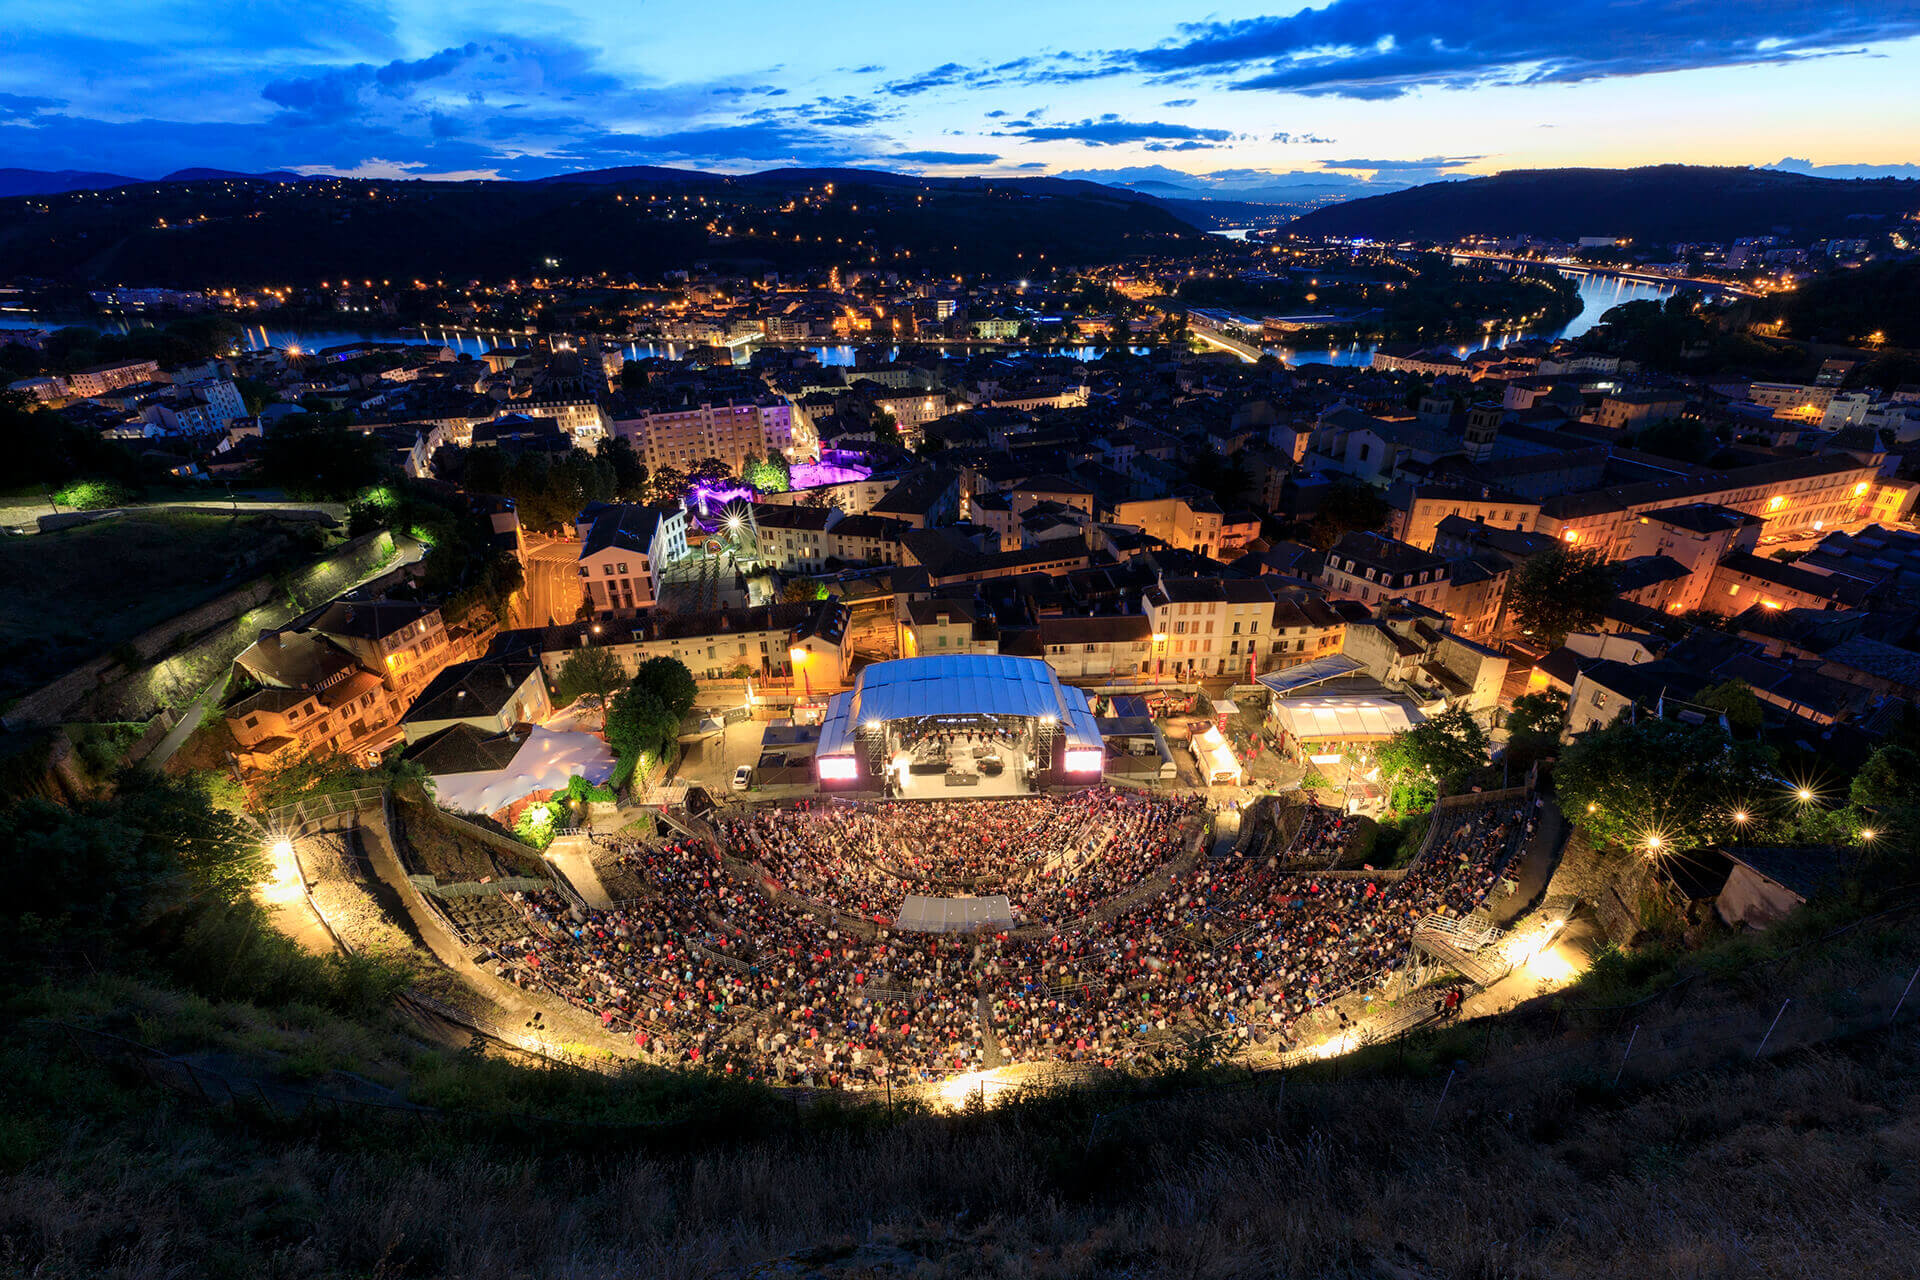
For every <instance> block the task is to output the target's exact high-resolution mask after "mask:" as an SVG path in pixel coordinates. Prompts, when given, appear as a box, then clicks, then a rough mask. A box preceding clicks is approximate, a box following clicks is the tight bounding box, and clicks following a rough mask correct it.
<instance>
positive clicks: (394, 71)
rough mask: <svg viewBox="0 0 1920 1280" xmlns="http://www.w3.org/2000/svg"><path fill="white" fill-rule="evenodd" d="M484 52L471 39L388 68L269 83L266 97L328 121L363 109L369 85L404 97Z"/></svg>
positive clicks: (359, 66)
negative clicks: (409, 91)
mask: <svg viewBox="0 0 1920 1280" xmlns="http://www.w3.org/2000/svg"><path fill="white" fill-rule="evenodd" d="M479 53H480V46H479V45H478V44H472V43H469V44H466V45H463V46H461V47H459V48H457V49H442V50H440V52H438V53H434V54H429V55H428V56H427V57H424V58H415V59H413V60H412V61H407V60H405V59H402V58H395V59H394V60H393V61H392V62H389V63H387V64H386V65H385V66H382V67H376V66H373V65H372V64H370V63H365V62H360V63H355V64H354V65H352V66H349V67H335V68H332V69H331V70H328V71H324V72H322V73H320V74H319V75H314V76H299V77H294V78H292V79H287V80H272V81H269V82H268V83H267V85H266V87H265V88H263V89H261V90H260V96H261V97H263V98H265V99H266V100H267V101H268V102H271V103H273V104H274V105H275V106H277V107H280V108H282V109H283V110H285V111H287V112H289V113H291V114H292V115H294V116H298V117H301V118H302V119H304V120H306V121H307V122H310V123H313V124H325V123H328V122H330V121H334V120H339V119H342V118H343V117H346V116H349V115H352V114H353V113H354V112H356V111H358V110H359V109H360V92H361V90H363V89H367V88H374V89H377V90H379V91H380V92H382V93H386V94H390V95H393V96H396V97H397V96H401V95H403V94H405V93H406V91H407V90H408V89H409V88H411V87H412V86H414V85H417V84H423V83H425V82H426V81H429V80H437V79H440V78H441V77H443V76H447V75H450V74H452V73H453V71H455V70H456V69H457V68H459V67H460V66H461V65H462V64H464V63H466V62H468V61H471V60H472V59H473V58H475V57H477V56H478V55H479Z"/></svg>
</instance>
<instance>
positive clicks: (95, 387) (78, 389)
mask: <svg viewBox="0 0 1920 1280" xmlns="http://www.w3.org/2000/svg"><path fill="white" fill-rule="evenodd" d="M159 377H160V362H159V361H158V360H115V361H112V362H110V363H108V364H96V365H94V366H92V367H91V368H87V369H82V370H80V371H79V372H78V373H70V374H68V375H67V386H68V387H69V388H71V389H72V391H73V394H74V395H76V396H103V395H105V394H107V392H109V391H118V390H119V389H120V388H121V387H130V386H133V385H134V384H135V383H138V382H153V381H157V380H158V379H159Z"/></svg>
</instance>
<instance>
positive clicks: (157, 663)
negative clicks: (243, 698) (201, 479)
mask: <svg viewBox="0 0 1920 1280" xmlns="http://www.w3.org/2000/svg"><path fill="white" fill-rule="evenodd" d="M396 543H405V544H407V545H411V540H408V539H398V540H396V539H395V538H394V537H393V535H391V534H388V533H385V532H381V533H370V534H366V535H364V536H362V537H359V538H355V539H353V540H351V541H349V542H344V543H342V544H340V546H338V547H336V548H334V549H333V550H332V551H330V552H328V553H327V554H326V555H325V556H322V557H320V558H319V559H318V560H315V561H313V562H312V563H310V564H308V565H307V566H306V567H305V568H302V569H297V570H294V571H292V572H290V573H288V574H285V575H281V576H274V575H267V576H262V577H259V578H255V579H253V580H251V581H250V582H247V583H244V584H242V585H241V586H238V587H235V588H234V589H233V590H231V591H229V592H227V593H226V594H225V595H222V596H218V597H216V598H214V599H212V600H209V601H208V602H207V603H205V604H203V605H201V606H199V607H198V608H195V609H189V610H187V611H186V612H185V613H180V614H176V615H175V616H174V617H171V618H169V619H167V620H166V621H165V622H163V623H161V624H159V625H158V626H155V627H152V628H149V629H148V630H146V631H143V632H141V633H140V634H139V635H137V636H135V637H133V638H132V639H131V640H129V641H127V642H126V645H124V646H121V647H120V649H119V650H116V652H122V651H124V650H125V649H126V648H128V647H130V648H131V650H132V651H133V652H134V653H136V654H138V655H139V657H140V658H141V659H142V661H143V662H145V663H146V664H148V665H145V666H139V667H134V668H128V667H126V666H124V665H123V664H122V663H121V662H120V660H119V658H118V657H116V656H114V654H102V655H100V656H99V657H97V658H94V659H93V660H92V661H90V662H86V663H83V664H82V665H80V666H78V667H76V668H74V669H73V670H72V671H69V672H68V673H67V674H66V675H64V676H61V677H60V678H59V679H57V680H54V681H51V682H50V683H48V684H45V685H42V686H41V687H40V688H38V689H35V690H34V691H33V692H31V693H28V694H25V695H23V696H22V697H21V698H20V699H19V700H18V701H16V702H15V703H14V704H13V706H12V707H11V708H9V710H8V712H7V714H6V717H5V724H6V727H7V728H9V729H19V728H25V727H31V726H39V725H53V724H60V723H64V722H66V721H70V720H147V719H150V718H151V717H152V716H153V715H155V714H156V713H157V712H158V711H160V710H161V709H163V708H171V709H175V710H178V709H180V708H181V707H183V706H184V705H185V704H186V703H188V702H191V701H192V700H193V699H194V698H196V697H198V696H199V694H200V693H201V691H202V690H204V689H205V688H206V687H207V686H208V685H209V684H211V683H212V682H213V681H214V680H215V679H217V678H219V677H220V676H221V675H223V674H224V673H225V672H226V670H227V668H228V667H230V666H231V665H232V663H233V660H234V658H236V657H238V656H239V655H240V653H241V651H242V650H244V649H245V648H246V647H247V646H248V645H249V644H252V643H253V641H254V640H255V639H257V638H258V637H259V633H260V632H261V631H262V630H267V629H271V628H273V627H278V626H282V625H284V624H286V623H287V622H290V621H291V620H293V619H294V618H296V617H298V616H300V614H302V613H304V612H306V611H307V610H309V609H311V608H313V607H314V606H315V605H318V604H321V603H324V602H325V601H327V600H330V599H332V598H333V597H334V596H336V595H339V594H340V593H341V592H343V591H346V590H348V589H350V588H352V587H353V586H355V585H357V584H358V583H359V582H360V581H361V580H362V579H364V578H366V577H367V576H368V575H370V574H371V573H372V572H373V571H374V570H375V569H377V568H379V567H380V566H381V565H382V564H384V563H386V562H388V561H389V560H391V559H392V558H393V554H394V550H395V547H396ZM289 597H291V598H289Z"/></svg>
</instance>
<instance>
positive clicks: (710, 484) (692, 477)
mask: <svg viewBox="0 0 1920 1280" xmlns="http://www.w3.org/2000/svg"><path fill="white" fill-rule="evenodd" d="M733 483H734V478H733V471H732V469H731V468H729V467H728V466H727V464H726V463H724V462H722V461H720V459H718V458H702V459H700V461H698V462H696V463H694V464H693V470H691V471H689V472H687V484H688V485H689V486H692V485H700V486H702V487H704V488H708V489H725V488H728V487H730V486H731V485H732V484H733Z"/></svg>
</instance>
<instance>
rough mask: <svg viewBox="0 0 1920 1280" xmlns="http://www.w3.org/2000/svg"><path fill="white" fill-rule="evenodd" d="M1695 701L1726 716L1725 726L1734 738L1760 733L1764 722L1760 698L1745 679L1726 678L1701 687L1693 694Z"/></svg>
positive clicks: (1753, 735) (1750, 736) (1754, 735)
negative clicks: (1717, 682)
mask: <svg viewBox="0 0 1920 1280" xmlns="http://www.w3.org/2000/svg"><path fill="white" fill-rule="evenodd" d="M1693 700H1694V701H1695V702H1697V703H1699V704H1700V705H1701V706H1703V707H1712V708H1713V709H1714V710H1716V711H1719V712H1722V713H1724V714H1725V715H1726V717H1727V727H1728V728H1729V729H1731V730H1732V731H1733V736H1734V737H1736V738H1752V737H1756V736H1758V735H1759V733H1760V726H1761V725H1762V724H1764V723H1765V722H1766V716H1765V715H1764V713H1763V712H1762V711H1761V708H1760V699H1759V697H1758V696H1756V695H1755V694H1754V692H1753V686H1752V685H1750V684H1748V683H1747V682H1746V681H1745V680H1728V681H1726V682H1724V683H1722V684H1716V685H1714V686H1713V687H1712V688H1709V689H1702V690H1701V691H1700V692H1699V693H1698V694H1696V695H1694V699H1693Z"/></svg>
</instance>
